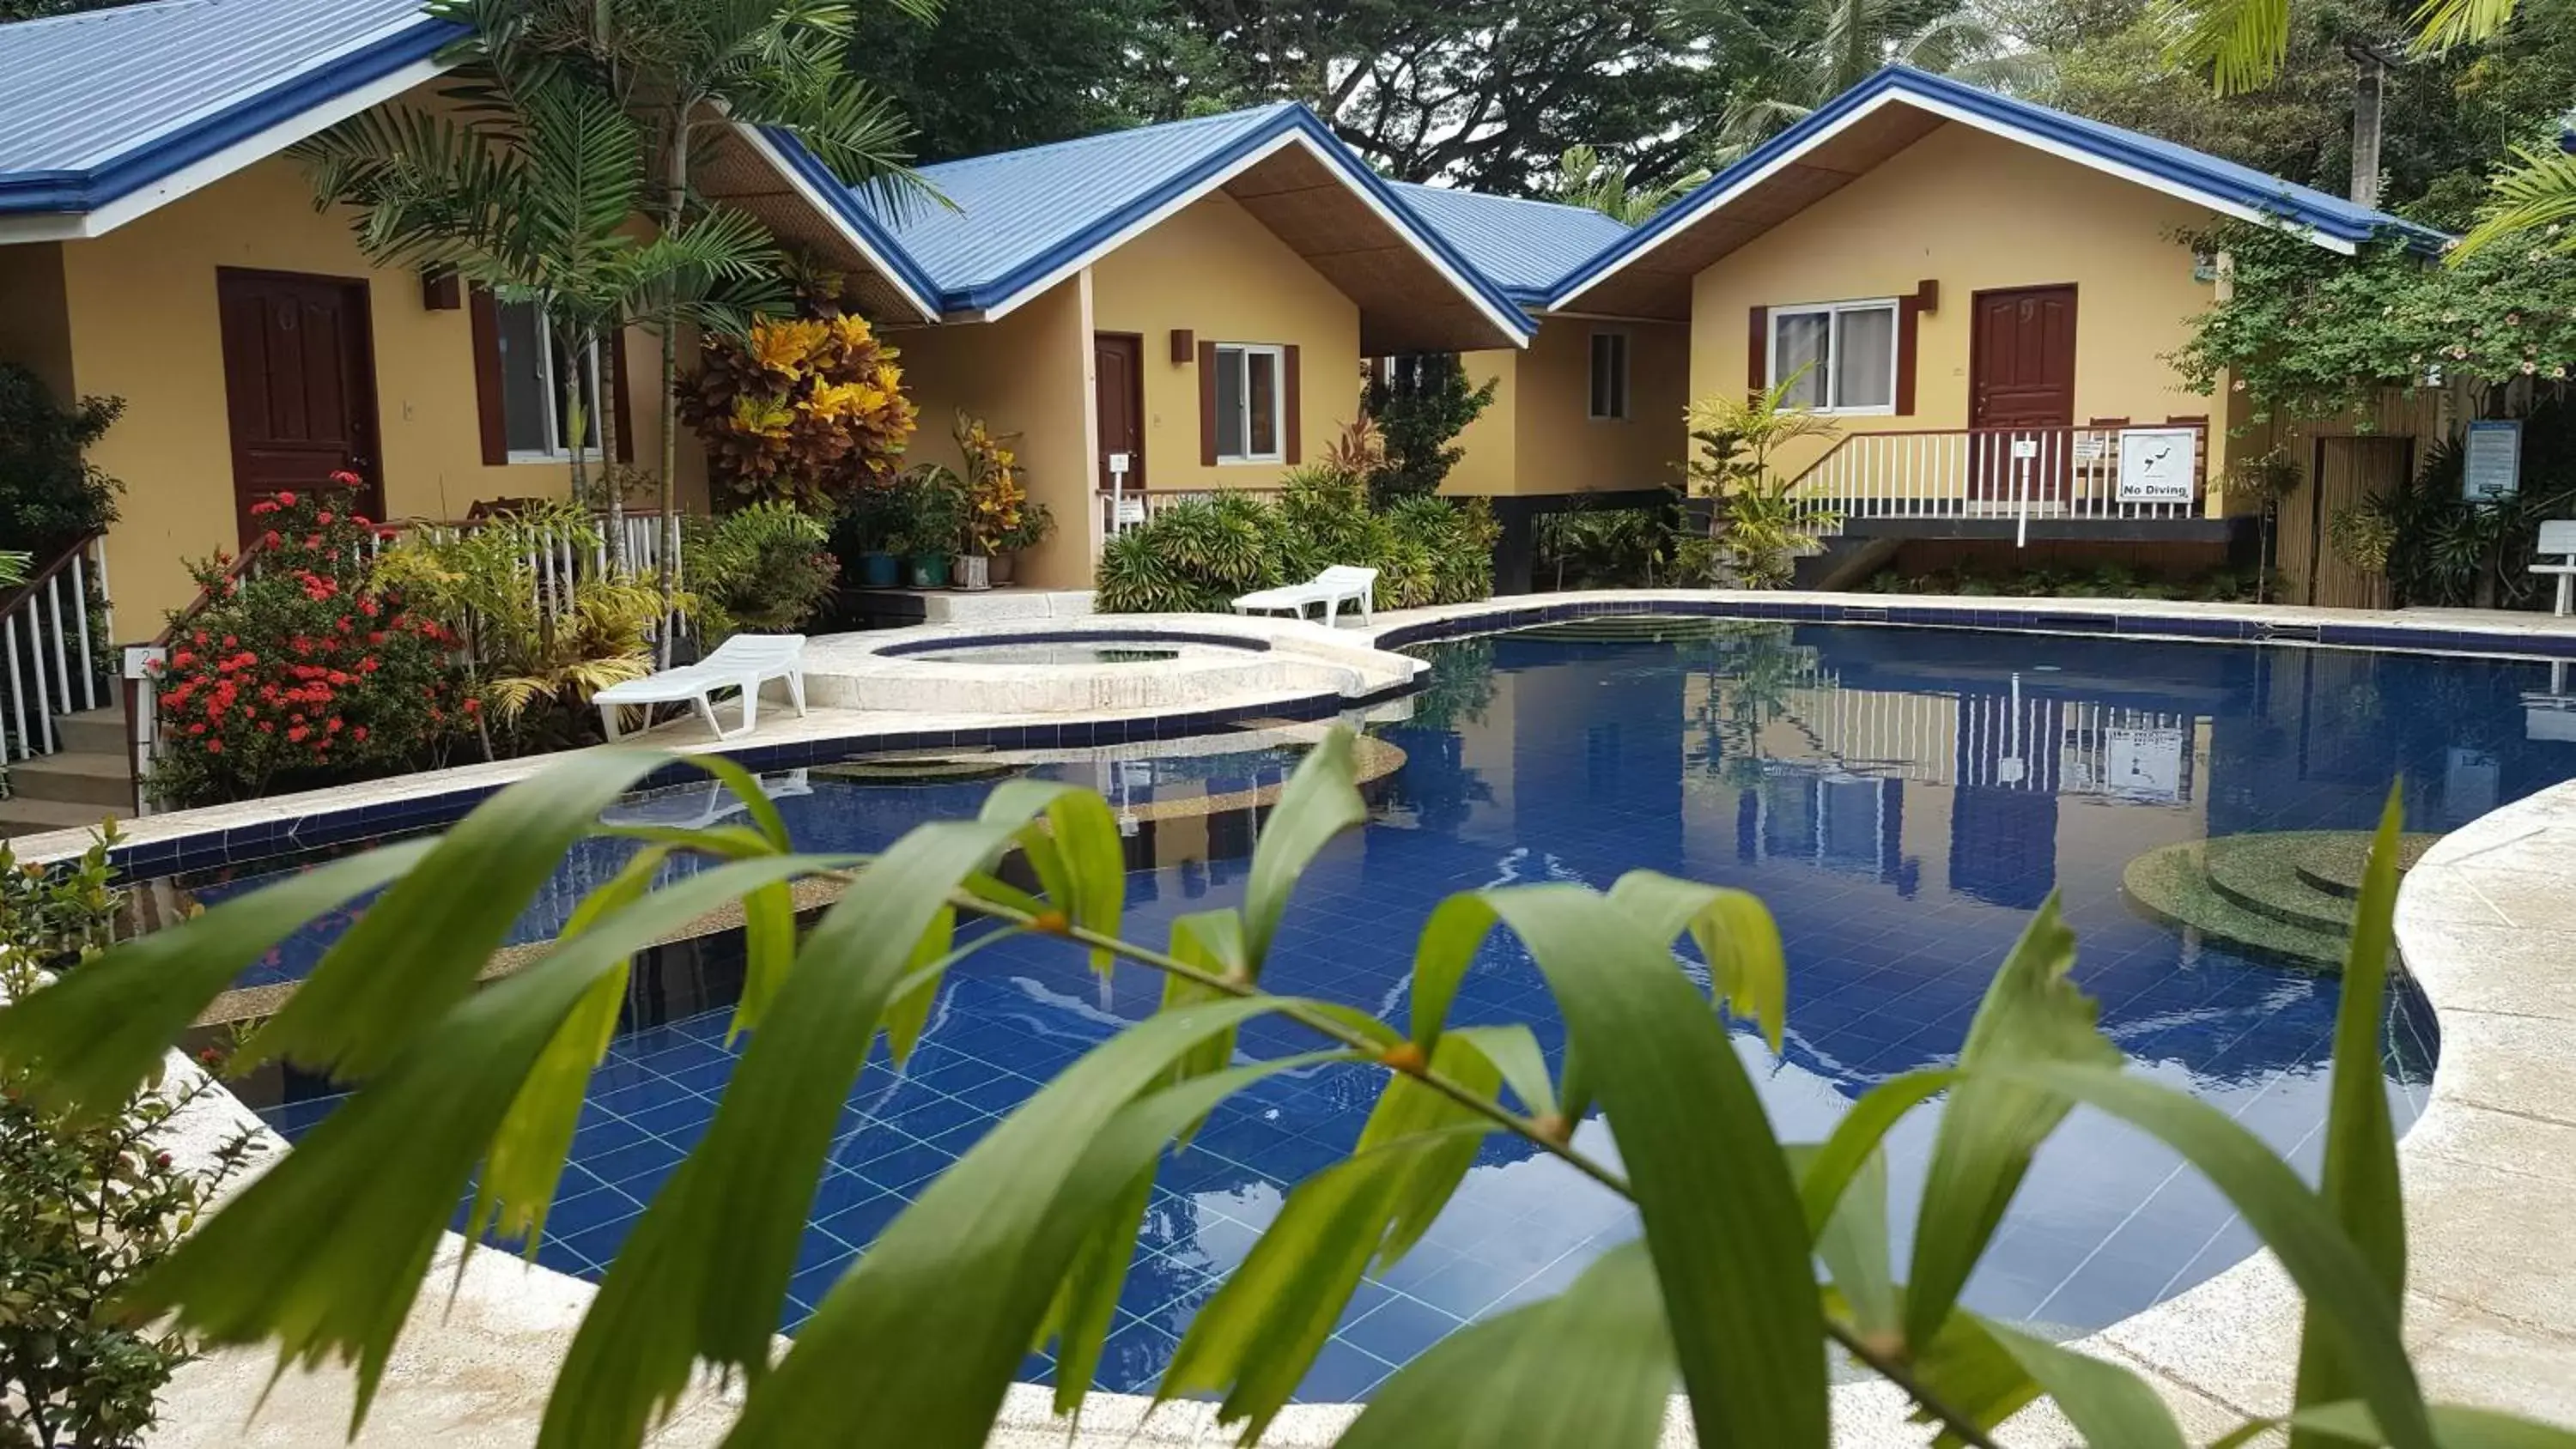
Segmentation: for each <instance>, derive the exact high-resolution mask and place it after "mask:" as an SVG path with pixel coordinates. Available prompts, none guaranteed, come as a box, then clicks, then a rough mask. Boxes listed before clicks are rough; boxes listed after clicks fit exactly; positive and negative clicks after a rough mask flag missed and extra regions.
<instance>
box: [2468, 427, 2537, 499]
mask: <svg viewBox="0 0 2576 1449" xmlns="http://www.w3.org/2000/svg"><path fill="white" fill-rule="evenodd" d="M2521 491H2522V424H2521V422H2520V421H2518V420H2516V419H2512V418H2481V419H2479V420H2477V421H2475V422H2472V423H2470V424H2469V447H2468V456H2467V458H2466V459H2465V460H2463V464H2462V466H2461V469H2460V496H2461V497H2463V498H2466V499H2468V500H2469V501H2470V502H2472V503H2492V502H2495V501H2496V500H2498V499H2503V498H2511V497H2512V496H2514V495H2515V494H2516V493H2519V492H2521Z"/></svg>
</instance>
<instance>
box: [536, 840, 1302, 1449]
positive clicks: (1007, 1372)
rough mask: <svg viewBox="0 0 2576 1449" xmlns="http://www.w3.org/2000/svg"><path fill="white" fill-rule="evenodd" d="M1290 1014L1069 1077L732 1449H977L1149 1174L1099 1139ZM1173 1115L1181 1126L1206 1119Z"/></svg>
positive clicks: (901, 1248)
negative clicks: (897, 1448) (1186, 1062)
mask: <svg viewBox="0 0 2576 1449" xmlns="http://www.w3.org/2000/svg"><path fill="white" fill-rule="evenodd" d="M925 828H931V827H925ZM903 853H904V852H900V851H898V852H894V853H891V854H890V856H889V859H892V858H893V857H894V855H900V854H903ZM800 974H801V973H800ZM1290 1004H1291V1002H1290V1001H1288V1000H1286V999H1283V998H1278V997H1266V996H1265V997H1250V998H1235V999H1229V1000H1225V1001H1216V1002H1209V1003H1208V1004H1206V1005H1204V1006H1197V1007H1192V1008H1190V1009H1189V1010H1187V1011H1181V1012H1173V1013H1169V1014H1166V1015H1158V1016H1153V1017H1149V1018H1147V1019H1146V1020H1144V1021H1142V1022H1139V1023H1137V1024H1136V1025H1135V1026H1132V1027H1130V1028H1128V1029H1127V1030H1126V1031H1124V1032H1122V1033H1120V1034H1119V1035H1118V1036H1116V1037H1113V1038H1112V1039H1110V1040H1109V1041H1108V1042H1105V1043H1103V1044H1102V1045H1100V1046H1098V1047H1095V1048H1093V1049H1092V1050H1091V1051H1090V1052H1088V1053H1086V1054H1085V1055H1084V1056H1083V1057H1082V1058H1081V1059H1080V1060H1078V1061H1076V1062H1075V1063H1074V1064H1073V1065H1072V1066H1070V1067H1068V1068H1066V1069H1065V1071H1064V1072H1063V1073H1062V1074H1061V1075H1059V1076H1058V1077H1057V1078H1056V1079H1055V1080H1054V1081H1053V1082H1051V1083H1049V1084H1048V1085H1047V1086H1046V1087H1045V1088H1044V1089H1042V1090H1041V1091H1040V1092H1039V1093H1038V1094H1037V1095H1036V1096H1035V1097H1033V1098H1031V1099H1030V1100H1029V1101H1028V1102H1026V1103H1024V1104H1023V1105H1022V1106H1021V1107H1020V1109H1019V1110H1018V1111H1016V1112H1013V1113H1012V1114H1011V1115H1010V1116H1009V1117H1007V1118H1005V1119H1003V1121H1002V1123H1001V1124H1000V1125H999V1126H997V1127H995V1128H994V1129H993V1130H992V1131H991V1132H989V1133H987V1134H986V1135H985V1136H984V1138H983V1140H982V1141H980V1142H978V1143H976V1144H975V1146H974V1148H973V1149H972V1150H970V1151H969V1152H968V1153H967V1154H966V1156H965V1157H963V1158H962V1159H960V1160H959V1161H958V1162H957V1164H956V1165H955V1166H953V1167H951V1168H949V1169H948V1170H947V1171H946V1172H943V1173H941V1174H940V1175H939V1176H938V1177H937V1178H936V1179H934V1180H933V1181H932V1182H931V1184H930V1185H929V1187H928V1188H926V1189H925V1190H924V1191H923V1192H922V1193H921V1195H920V1196H919V1197H918V1198H916V1199H915V1200H914V1201H913V1204H912V1206H911V1207H909V1208H907V1209H905V1210H904V1212H903V1214H902V1215H901V1216H899V1217H897V1218H896V1219H895V1220H894V1222H893V1223H891V1224H889V1225H888V1226H887V1228H886V1230H885V1232H884V1233H883V1234H881V1235H880V1236H879V1237H878V1239H877V1241H876V1243H875V1244H874V1245H873V1246H871V1247H870V1248H869V1250H868V1251H867V1253H866V1254H865V1255H864V1256H862V1257H861V1258H860V1259H859V1262H858V1266H857V1267H856V1268H855V1269H853V1270H852V1271H851V1272H850V1274H849V1275H848V1276H847V1277H845V1278H843V1279H842V1280H841V1281H840V1283H839V1284H838V1285H836V1286H835V1287H834V1288H833V1289H832V1291H831V1292H830V1293H829V1294H827V1295H826V1296H825V1297H824V1300H823V1302H822V1303H821V1304H819V1305H817V1306H816V1308H815V1310H814V1314H813V1316H812V1317H810V1318H808V1319H807V1320H806V1321H805V1326H804V1327H802V1328H800V1329H798V1330H797V1334H796V1344H795V1347H794V1348H793V1349H791V1350H790V1351H789V1353H788V1355H787V1357H786V1359H785V1361H784V1362H782V1363H781V1364H780V1365H779V1366H778V1368H777V1369H776V1371H775V1372H773V1373H771V1374H769V1375H768V1376H767V1377H766V1378H764V1379H761V1380H759V1381H757V1382H755V1383H754V1384H753V1386H752V1390H751V1394H750V1397H749V1398H748V1400H747V1401H746V1402H745V1405H744V1408H743V1414H742V1418H741V1420H740V1422H739V1423H737V1424H736V1426H735V1429H734V1433H733V1437H732V1438H730V1439H728V1440H727V1441H726V1442H727V1443H728V1445H730V1446H732V1449H764V1446H781V1449H784V1446H798V1449H802V1446H805V1445H811V1444H854V1443H899V1444H903V1445H905V1446H907V1449H980V1446H981V1445H982V1444H983V1443H984V1441H985V1438H986V1436H987V1434H988V1433H989V1432H990V1430H991V1427H992V1422H993V1416H994V1415H995V1414H996V1413H997V1412H998V1411H999V1408H1000V1405H1001V1402H1002V1396H1003V1395H1004V1393H1005V1392H1007V1391H1008V1389H1009V1387H1010V1384H1011V1381H1012V1378H1013V1376H1014V1375H1015V1374H1016V1373H1017V1371H1018V1369H1019V1366H1020V1362H1021V1360H1022V1359H1023V1358H1024V1357H1025V1356H1026V1354H1027V1352H1028V1347H1029V1345H1030V1344H1031V1343H1032V1342H1034V1341H1035V1340H1036V1337H1037V1334H1038V1331H1039V1328H1040V1326H1041V1325H1042V1324H1043V1323H1044V1322H1045V1321H1046V1316H1047V1310H1048V1308H1049V1306H1050V1305H1051V1304H1053V1303H1054V1302H1055V1300H1056V1296H1057V1293H1058V1290H1059V1286H1060V1285H1061V1283H1062V1282H1063V1280H1064V1277H1065V1274H1066V1273H1067V1272H1068V1271H1069V1270H1070V1268H1071V1266H1072V1264H1073V1261H1074V1259H1075V1257H1076V1255H1077V1254H1078V1253H1079V1252H1080V1250H1081V1248H1082V1246H1083V1244H1084V1242H1085V1241H1086V1240H1088V1239H1090V1238H1091V1237H1092V1235H1093V1234H1094V1232H1095V1231H1096V1230H1098V1228H1099V1226H1100V1223H1101V1221H1102V1218H1103V1216H1104V1215H1105V1214H1106V1213H1107V1212H1108V1211H1109V1210H1110V1209H1111V1208H1112V1206H1113V1205H1114V1204H1115V1203H1116V1202H1117V1200H1118V1198H1119V1197H1120V1195H1121V1194H1123V1193H1125V1192H1126V1191H1127V1190H1128V1189H1129V1187H1130V1186H1131V1185H1132V1184H1133V1182H1134V1180H1135V1175H1136V1173H1137V1172H1138V1171H1139V1170H1140V1168H1141V1161H1140V1160H1136V1159H1129V1160H1119V1159H1117V1158H1115V1157H1114V1156H1112V1157H1096V1156H1094V1155H1093V1154H1094V1152H1095V1150H1096V1149H1097V1148H1098V1146H1099V1142H1100V1139H1101V1135H1102V1133H1103V1131H1104V1130H1105V1129H1106V1128H1107V1127H1108V1125H1109V1124H1110V1123H1111V1122H1112V1121H1113V1120H1114V1119H1117V1118H1118V1117H1119V1115H1120V1114H1121V1113H1122V1112H1123V1111H1124V1110H1125V1109H1126V1108H1127V1106H1128V1105H1129V1104H1130V1103H1132V1102H1134V1101H1135V1099H1136V1098H1137V1095H1138V1094H1139V1093H1140V1092H1142V1091H1144V1090H1146V1089H1147V1088H1148V1087H1150V1086H1152V1085H1153V1083H1154V1082H1156V1081H1157V1080H1159V1079H1161V1078H1162V1077H1163V1075H1164V1074H1165V1073H1167V1072H1168V1071H1170V1069H1171V1065H1172V1063H1173V1061H1174V1060H1176V1059H1177V1058H1178V1057H1179V1056H1180V1055H1181V1054H1182V1053H1184V1052H1186V1051H1188V1050H1189V1049H1190V1048H1191V1047H1192V1046H1194V1045H1196V1044H1197V1043H1199V1042H1201V1041H1204V1040H1205V1039H1206V1038H1207V1037H1208V1036H1209V1035H1210V1034H1211V1033H1213V1032H1217V1031H1220V1030H1223V1029H1224V1028H1226V1027H1229V1026H1234V1025H1237V1024H1239V1023H1241V1022H1244V1021H1247V1020H1249V1019H1251V1018H1253V1017H1255V1016H1259V1015H1262V1014H1264V1013H1268V1012H1274V1011H1278V1010H1281V1009H1283V1008H1285V1007H1286V1006H1288V1005H1290ZM736 1090H739V1087H737V1089H736ZM1184 1090H1186V1088H1184V1087H1175V1088H1172V1089H1171V1091H1173V1092H1181V1091H1184ZM728 1103H730V1097H728ZM1172 1110H1173V1114H1174V1116H1175V1117H1178V1118H1179V1119H1180V1120H1184V1121H1185V1120H1189V1119H1188V1118H1187V1117H1186V1116H1182V1115H1181V1114H1182V1113H1184V1112H1189V1113H1197V1112H1204V1111H1205V1110H1206V1108H1205V1105H1204V1103H1203V1101H1201V1100H1195V1099H1183V1100H1180V1101H1177V1102H1176V1103H1174V1104H1173V1109H1172ZM1166 1120H1170V1119H1166ZM1177 1125H1178V1124H1177V1122H1175V1123H1174V1130H1177ZM1149 1145H1150V1144H1149ZM704 1152H705V1149H704V1148H701V1149H700V1155H701V1156H703V1155H704ZM1148 1158H1150V1154H1148ZM666 1196H667V1194H666ZM803 1205H804V1204H803V1202H802V1200H799V1201H798V1203H797V1204H796V1206H797V1207H798V1209H799V1210H800V1213H799V1216H800V1224H801V1209H802V1207H803ZM630 1251H632V1250H631V1249H630ZM623 1262H624V1260H623V1259H622V1258H621V1259H620V1264H621V1266H622V1264H623ZM614 1272H615V1269H613V1268H612V1269H611V1273H612V1274H614ZM647 1306H648V1307H650V1306H658V1300H656V1301H654V1302H648V1304H647ZM594 1313H596V1310H594ZM608 1362H609V1363H611V1364H613V1363H616V1362H619V1360H609V1361H608ZM565 1402H566V1399H565V1396H564V1394H563V1392H562V1390H561V1389H558V1391H557V1393H556V1396H555V1403H556V1404H557V1405H562V1404H564V1403H565ZM582 1427H583V1428H584V1429H585V1431H587V1428H588V1426H587V1424H586V1423H585V1424H584V1425H583V1426H582ZM584 1442H603V1443H605V1442H611V1441H607V1440H605V1439H600V1440H597V1441H590V1440H585V1441H584ZM630 1442H631V1441H630Z"/></svg>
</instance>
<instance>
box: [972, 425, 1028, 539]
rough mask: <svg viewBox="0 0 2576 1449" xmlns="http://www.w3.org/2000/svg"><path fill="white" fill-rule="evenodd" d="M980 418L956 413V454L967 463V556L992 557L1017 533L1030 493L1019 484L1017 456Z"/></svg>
mask: <svg viewBox="0 0 2576 1449" xmlns="http://www.w3.org/2000/svg"><path fill="white" fill-rule="evenodd" d="M1012 436H1017V435H1016V434H1013V435H1006V436H1003V437H996V436H994V434H993V430H992V429H991V428H988V427H986V426H985V425H984V420H983V419H982V418H979V417H976V416H974V415H973V414H971V413H969V412H967V411H966V410H965V409H963V408H960V409H958V410H957V451H958V452H959V453H961V454H963V455H964V457H965V459H966V540H965V542H966V552H968V553H971V554H992V553H997V552H999V551H1000V549H1001V544H1002V540H1004V539H1006V538H1009V537H1010V536H1011V535H1012V534H1014V533H1015V532H1017V531H1018V529H1019V526H1020V510H1021V508H1023V507H1024V506H1026V504H1027V503H1028V501H1029V490H1028V488H1027V487H1026V486H1025V485H1023V484H1022V483H1021V482H1020V458H1019V454H1017V453H1015V452H1013V451H1012V450H1011V449H1010V448H1008V447H1006V446H1004V445H1005V444H1006V443H1008V442H1009V441H1010V437H1012Z"/></svg>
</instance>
